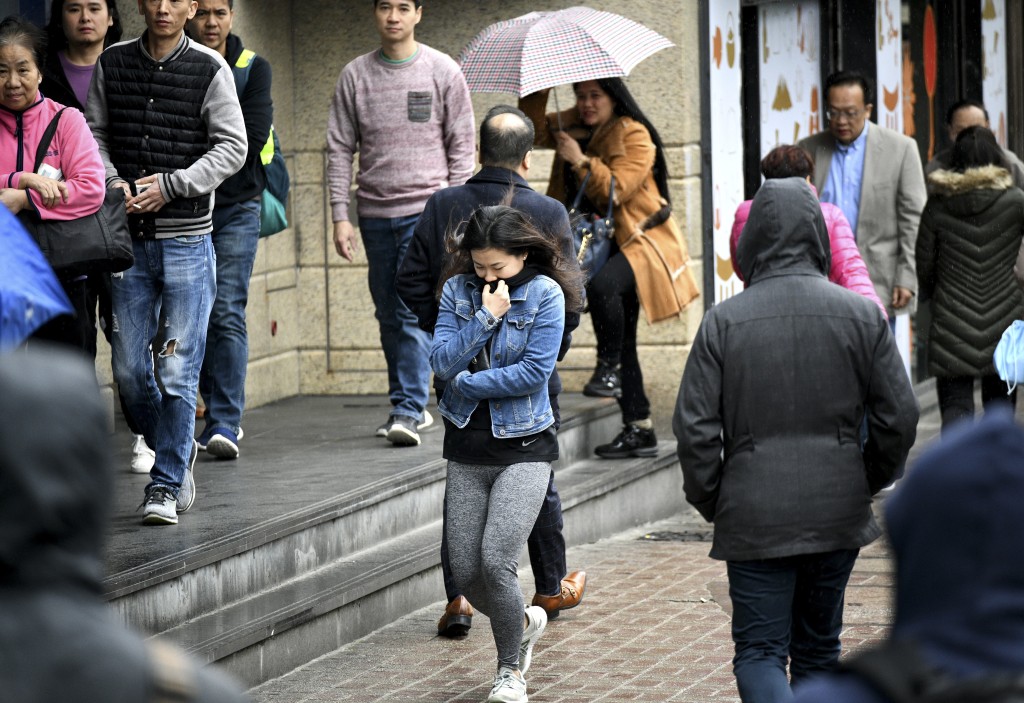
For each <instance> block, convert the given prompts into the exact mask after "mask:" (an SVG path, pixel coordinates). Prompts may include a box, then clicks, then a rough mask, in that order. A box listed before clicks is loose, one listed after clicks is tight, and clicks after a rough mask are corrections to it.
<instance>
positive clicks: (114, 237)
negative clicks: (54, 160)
mask: <svg viewBox="0 0 1024 703" xmlns="http://www.w3.org/2000/svg"><path fill="white" fill-rule="evenodd" d="M66 109H67V108H64V109H62V110H61V111H60V112H58V113H57V114H56V115H54V116H53V119H52V120H50V124H49V125H47V127H46V131H45V132H43V136H42V138H41V139H40V140H39V147H38V149H37V150H36V163H35V166H34V167H33V171H34V172H36V173H38V172H39V167H40V166H41V165H42V163H43V156H45V155H46V151H47V150H48V149H49V148H50V142H51V141H52V140H53V135H54V134H56V132H57V123H58V121H59V120H60V116H61V113H62V112H64V110H66ZM18 219H19V220H21V224H22V225H23V226H24V227H25V229H26V230H28V233H29V234H31V235H32V238H33V239H35V240H36V244H38V245H39V248H40V249H41V250H42V252H43V255H44V256H46V260H47V261H49V262H50V266H51V267H52V268H53V270H54V272H55V273H57V275H58V276H62V277H66V276H80V275H84V274H89V273H99V272H108V273H117V272H118V271H124V270H126V269H129V268H131V267H132V264H134V263H135V256H134V254H133V253H132V236H131V232H130V231H129V229H128V217H127V215H126V214H125V210H124V190H122V189H121V188H108V189H107V194H106V195H105V196H104V198H103V204H102V205H101V206H100V209H99V210H97V211H96V212H95V213H93V214H92V215H86V216H85V217H79V218H78V219H76V220H43V219H41V218H40V217H39V215H37V214H36V213H35V212H33V211H32V210H31V209H25V210H22V211H21V212H19V213H18Z"/></svg>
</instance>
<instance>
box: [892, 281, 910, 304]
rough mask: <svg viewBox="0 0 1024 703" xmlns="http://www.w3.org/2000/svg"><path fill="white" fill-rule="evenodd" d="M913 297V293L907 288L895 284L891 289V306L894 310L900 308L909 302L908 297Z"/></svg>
mask: <svg viewBox="0 0 1024 703" xmlns="http://www.w3.org/2000/svg"><path fill="white" fill-rule="evenodd" d="M913 297H914V293H913V292H912V291H911V290H910V289H909V288H904V287H903V286H895V287H893V289H892V307H893V309H894V310H902V309H903V308H905V307H907V305H908V304H910V299H911V298H913Z"/></svg>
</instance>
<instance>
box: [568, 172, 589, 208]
mask: <svg viewBox="0 0 1024 703" xmlns="http://www.w3.org/2000/svg"><path fill="white" fill-rule="evenodd" d="M589 180H590V171H587V175H586V176H584V177H583V182H582V183H580V188H579V190H577V191H576V197H575V198H574V199H573V201H572V209H570V210H569V212H578V211H579V209H580V203H581V202H583V193H584V191H585V190H586V189H587V181H589Z"/></svg>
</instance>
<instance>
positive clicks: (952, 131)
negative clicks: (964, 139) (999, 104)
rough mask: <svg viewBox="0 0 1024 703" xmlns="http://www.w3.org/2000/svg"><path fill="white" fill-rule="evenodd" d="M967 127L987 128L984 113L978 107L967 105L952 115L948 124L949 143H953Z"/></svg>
mask: <svg viewBox="0 0 1024 703" xmlns="http://www.w3.org/2000/svg"><path fill="white" fill-rule="evenodd" d="M968 127H985V128H986V129H987V128H988V120H986V119H985V112H984V110H982V109H981V108H980V107H975V106H974V105H968V106H967V107H962V108H960V109H959V110H957V111H956V112H954V113H953V121H952V122H950V123H949V141H951V142H955V141H956V138H957V137H958V136H959V135H960V132H963V131H964V130H965V129H967V128H968Z"/></svg>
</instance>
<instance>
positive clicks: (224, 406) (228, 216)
mask: <svg viewBox="0 0 1024 703" xmlns="http://www.w3.org/2000/svg"><path fill="white" fill-rule="evenodd" d="M259 237H260V201H258V200H246V201H245V202H241V203H233V204H231V205H225V206H223V207H218V208H216V209H215V210H214V211H213V249H214V251H215V252H216V254H217V296H216V298H214V301H213V311H212V312H211V313H210V325H209V329H208V330H207V333H206V354H205V355H204V357H203V368H202V371H201V372H200V375H199V392H200V393H202V394H203V398H204V399H205V400H206V426H207V427H226V428H227V429H229V430H231V431H232V432H233V433H234V434H236V435H237V434H238V429H239V427H240V425H241V424H242V410H243V409H244V408H245V372H246V369H247V367H248V364H249V337H248V334H247V333H246V328H245V305H246V303H247V302H248V301H249V277H250V276H251V275H252V266H253V261H255V260H256V246H257V245H258V244H259Z"/></svg>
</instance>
